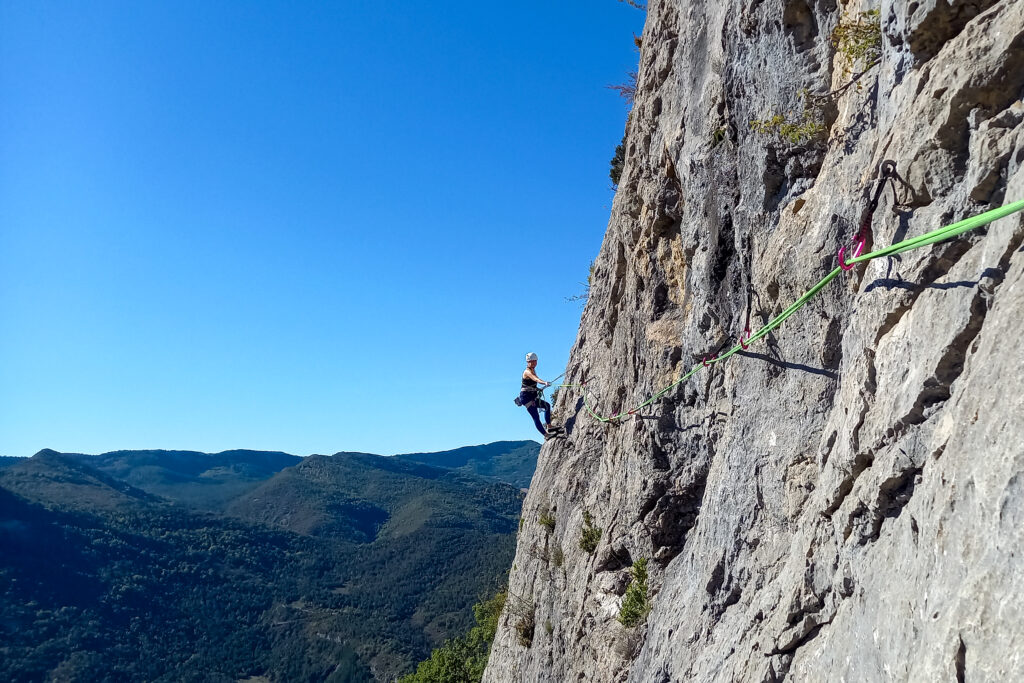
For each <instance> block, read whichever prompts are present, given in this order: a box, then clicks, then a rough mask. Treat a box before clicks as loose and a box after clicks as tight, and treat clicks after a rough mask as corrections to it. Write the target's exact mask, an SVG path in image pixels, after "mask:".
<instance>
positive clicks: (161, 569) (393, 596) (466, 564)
mask: <svg viewBox="0 0 1024 683" xmlns="http://www.w3.org/2000/svg"><path fill="white" fill-rule="evenodd" d="M148 457H150V456H145V457H144V456H142V455H132V456H130V457H129V456H125V455H121V456H118V457H117V458H115V457H113V456H112V457H111V458H110V459H108V460H105V461H102V462H103V464H104V466H105V467H106V468H107V471H106V472H101V471H99V470H97V469H95V468H93V467H90V466H89V465H87V464H86V462H88V457H85V456H62V455H60V454H56V453H53V452H52V451H44V452H41V453H40V454H38V455H37V456H35V457H33V458H25V459H19V460H20V461H19V462H17V463H13V464H10V465H8V466H6V467H3V468H0V614H2V615H3V616H2V617H0V680H45V679H47V678H51V679H60V680H85V679H88V680H153V681H172V680H173V681H178V680H224V681H228V680H232V681H233V680H238V679H244V678H246V677H250V676H264V677H266V678H267V679H269V680H275V681H276V680H282V681H284V680H288V681H293V680H294V681H304V680H310V681H313V680H316V681H322V680H333V681H345V680H352V681H360V680H371V679H372V678H376V679H377V680H391V679H392V678H393V677H394V676H396V675H399V674H402V673H405V672H408V671H410V670H411V669H412V667H413V665H414V664H415V662H416V661H419V660H420V659H423V658H424V657H425V656H426V655H428V654H429V652H430V650H431V648H433V647H435V646H437V645H439V644H440V643H441V642H443V641H444V640H445V639H446V638H448V637H452V636H454V635H457V634H459V633H461V632H463V631H464V630H465V629H466V628H467V627H468V626H469V625H470V624H471V622H472V616H471V613H470V606H471V605H472V604H473V603H474V602H476V601H477V600H478V599H480V598H481V597H482V596H484V595H486V594H488V593H489V592H492V591H493V589H494V588H495V587H496V586H497V585H498V584H499V583H500V582H501V580H502V579H503V578H504V574H505V572H506V571H507V569H508V567H509V565H510V564H511V559H512V554H513V549H514V533H515V529H516V523H517V519H518V515H519V508H520V494H519V491H518V490H517V489H515V488H514V487H512V486H509V485H502V484H495V483H492V482H487V481H483V480H481V479H479V478H477V477H471V476H466V475H463V474H461V473H458V472H452V471H447V470H442V469H438V468H432V467H428V466H425V465H419V464H416V463H409V462H404V461H402V460H399V459H395V458H382V457H380V456H372V455H366V454H339V455H338V456H331V457H326V456H314V457H310V458H305V459H302V460H301V461H300V462H299V464H298V465H295V466H292V467H285V468H283V469H281V470H280V471H279V472H277V473H276V474H273V476H270V477H269V478H268V479H266V480H265V481H263V482H262V483H260V482H257V485H256V488H255V489H251V490H247V492H246V493H243V494H242V495H240V496H237V497H235V498H234V499H233V500H232V501H231V502H230V505H229V510H228V513H215V512H209V511H204V510H196V509H194V508H189V507H187V506H185V505H180V504H175V503H174V502H171V501H170V500H168V499H166V498H158V497H156V496H155V495H153V494H152V493H147V492H146V491H143V490H141V489H140V488H136V487H133V486H131V485H129V484H127V483H125V482H124V481H121V480H119V479H118V478H115V477H113V476H111V474H110V472H113V471H117V470H116V469H115V464H116V463H122V464H123V463H124V462H126V461H132V462H139V463H145V464H143V465H141V466H142V467H148V468H153V467H155V468H157V469H156V470H153V469H150V470H148V472H149V474H150V475H152V474H153V472H154V471H156V472H161V473H165V472H167V471H171V469H173V468H177V470H178V471H182V470H185V471H186V475H187V476H184V477H183V481H182V482H179V483H178V484H175V485H174V486H173V487H171V488H170V489H165V490H172V491H173V492H174V493H175V496H176V497H177V498H178V500H185V501H188V500H194V498H192V497H191V493H190V492H189V490H188V487H189V486H190V485H192V486H197V487H202V486H203V484H202V483H195V482H193V483H192V484H188V483H187V481H188V476H192V477H195V476H197V475H196V474H195V472H196V469H193V470H191V474H189V470H187V469H186V467H185V466H184V464H185V463H186V462H187V461H188V459H189V458H193V457H194V456H192V455H189V456H186V457H185V459H184V461H183V463H182V464H178V463H174V464H173V466H168V465H167V463H166V462H165V461H166V459H167V458H171V457H172V456H169V455H167V454H166V452H165V453H164V454H158V455H155V456H153V457H154V458H155V460H152V461H147V460H146V458H148ZM173 457H177V456H173ZM207 457H209V456H207ZM126 458H127V460H126ZM134 458H138V459H134ZM276 462H280V460H278V461H276ZM219 466H220V465H218V467H219ZM259 466H260V467H264V470H263V471H264V472H265V471H266V468H267V466H266V465H265V464H263V465H259ZM273 466H276V465H272V466H271V467H273ZM202 471H207V470H202ZM121 473H122V474H123V475H124V476H126V477H127V478H129V479H132V480H134V481H137V482H142V483H146V485H147V486H150V487H153V486H154V483H153V482H154V481H157V480H158V479H159V480H160V481H166V479H165V478H163V476H164V475H163V474H161V476H160V477H159V478H153V479H150V480H148V481H147V480H145V479H144V478H143V477H140V476H138V475H134V478H133V474H132V468H131V467H127V468H126V469H125V470H123V471H121ZM199 476H200V477H201V472H200V475H199ZM246 476H248V475H247V474H246V473H245V471H244V468H242V474H240V475H239V477H240V478H244V477H246ZM227 479H230V478H229V477H228V478H227ZM158 484H159V482H158ZM228 485H231V484H230V481H229V482H228ZM204 491H205V489H204ZM197 495H198V498H199V499H202V497H203V495H205V494H197Z"/></svg>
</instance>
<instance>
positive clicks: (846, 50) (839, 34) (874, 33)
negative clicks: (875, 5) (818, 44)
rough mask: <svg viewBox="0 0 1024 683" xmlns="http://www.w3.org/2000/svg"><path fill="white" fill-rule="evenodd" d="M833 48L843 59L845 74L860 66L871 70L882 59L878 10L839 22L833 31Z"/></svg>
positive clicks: (880, 20)
mask: <svg viewBox="0 0 1024 683" xmlns="http://www.w3.org/2000/svg"><path fill="white" fill-rule="evenodd" d="M832 47H834V48H835V49H836V52H838V53H839V55H840V56H841V57H842V58H843V70H844V73H846V74H850V73H852V72H853V70H854V68H855V67H857V66H858V65H859V66H860V67H861V69H863V70H867V69H870V68H871V67H872V66H874V65H875V64H876V63H877V62H878V60H879V59H880V58H881V57H882V19H881V16H880V12H879V10H877V9H873V10H868V11H866V12H861V13H859V14H858V15H857V16H856V18H854V19H847V20H845V21H841V22H839V25H838V26H836V27H835V28H834V29H833V30H832Z"/></svg>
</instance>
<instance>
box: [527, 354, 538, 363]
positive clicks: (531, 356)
mask: <svg viewBox="0 0 1024 683" xmlns="http://www.w3.org/2000/svg"><path fill="white" fill-rule="evenodd" d="M534 360H537V354H535V353H528V354H526V362H527V363H529V362H530V361H534Z"/></svg>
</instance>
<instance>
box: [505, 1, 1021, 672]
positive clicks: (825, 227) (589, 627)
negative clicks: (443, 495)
mask: <svg viewBox="0 0 1024 683" xmlns="http://www.w3.org/2000/svg"><path fill="white" fill-rule="evenodd" d="M871 9H878V10H880V13H879V14H878V22H879V23H878V25H879V27H880V30H881V38H882V39H881V46H880V50H881V56H880V61H879V63H878V64H877V65H876V66H874V67H872V68H870V69H869V70H868V71H867V72H866V73H864V75H863V76H861V77H860V78H859V79H858V80H857V82H856V83H855V84H854V85H852V86H850V87H846V88H845V89H844V90H842V91H841V92H840V93H838V94H837V95H835V96H834V97H833V98H828V99H826V100H823V101H819V105H820V106H817V109H815V111H812V112H811V114H810V115H809V118H807V119H806V120H805V119H803V118H801V116H802V114H800V112H801V111H802V110H803V108H805V107H806V105H807V98H806V97H803V98H802V97H801V91H802V90H804V89H807V90H808V91H809V92H811V93H816V92H828V91H835V90H840V89H842V88H843V86H845V85H847V84H848V83H850V81H851V79H852V78H854V77H855V76H856V74H857V73H858V72H859V71H860V70H861V69H862V68H863V67H864V66H866V64H861V67H860V68H858V67H856V66H854V67H853V68H852V69H851V68H849V67H850V64H849V62H848V59H847V55H845V54H843V53H842V52H840V51H837V49H836V47H835V46H834V45H833V41H832V37H833V30H834V29H835V28H836V27H837V26H838V25H840V24H841V23H842V22H844V21H846V20H848V19H849V18H851V17H856V16H858V15H859V13H860V12H862V11H866V10H871ZM1022 96H1024V2H1020V1H1019V0H997V1H996V0H979V1H977V2H960V1H958V0H922V1H920V2H882V3H881V5H878V4H877V3H858V2H851V3H846V4H837V3H836V2H835V1H834V0H817V1H815V0H746V1H743V2H741V1H739V0H731V1H730V0H723V1H722V2H718V1H715V2H711V1H701V0H689V1H686V0H654V1H652V2H651V3H650V6H649V9H648V18H647V25H646V28H645V31H644V35H643V44H642V49H641V54H640V71H639V81H638V89H637V94H636V100H635V105H634V108H633V112H632V114H631V116H630V120H629V122H628V124H627V140H626V147H627V153H626V162H625V167H624V172H623V176H622V179H621V182H620V185H619V189H618V192H617V194H616V198H615V202H614V206H613V209H612V215H611V220H610V223H609V226H608V230H607V234H606V236H605V240H604V244H603V246H602V249H601V252H600V255H599V256H598V259H597V262H596V267H595V273H594V278H593V287H592V289H591V293H590V299H589V301H588V303H587V306H586V308H585V310H584V313H583V318H582V321H581V324H580V330H579V336H578V338H577V340H576V344H575V346H574V348H573V350H572V355H571V360H570V365H569V368H568V374H567V377H568V380H569V382H571V383H579V382H581V381H582V380H587V381H588V387H589V388H590V390H591V391H592V393H593V397H594V398H593V407H594V409H595V410H596V411H597V412H598V413H600V414H603V415H609V414H612V413H615V412H617V411H619V410H621V409H623V408H629V407H631V406H634V405H637V404H638V403H640V402H642V401H643V400H644V399H645V398H647V397H649V396H651V395H653V394H654V393H655V392H657V391H658V390H659V389H661V388H663V387H665V386H667V385H668V384H671V383H672V382H673V381H674V380H675V379H676V378H678V377H679V376H680V374H681V373H683V372H685V371H686V370H687V369H689V368H690V367H692V366H693V364H694V363H699V362H700V359H701V358H702V357H703V356H704V355H706V354H714V353H715V352H716V351H717V350H718V349H720V348H721V347H722V346H723V345H724V344H729V345H731V344H734V343H735V342H736V340H737V338H738V336H739V335H740V334H741V332H742V330H743V327H744V322H745V318H746V310H747V307H748V305H749V306H750V309H751V311H752V315H751V327H753V328H754V329H755V330H756V329H757V328H758V327H759V326H760V325H762V324H763V323H764V322H765V321H766V320H768V319H769V318H770V317H772V316H774V315H776V314H777V313H778V312H780V311H781V310H783V309H784V308H785V307H786V306H787V305H788V304H789V303H790V302H792V301H793V300H795V299H796V298H798V297H799V296H800V295H801V294H803V292H804V291H806V290H807V288H808V287H810V286H811V285H812V284H814V283H815V282H817V281H818V280H819V279H820V278H821V277H822V276H824V275H825V274H826V273H827V272H829V271H830V270H831V269H833V268H834V267H835V264H836V250H837V249H838V247H839V246H841V245H843V244H847V243H849V241H850V240H851V238H852V236H853V234H854V233H855V232H856V231H857V225H858V223H859V221H860V217H861V211H862V210H863V207H864V205H865V190H868V189H870V190H873V189H874V183H875V179H876V177H877V173H878V169H879V166H880V164H881V162H882V161H883V160H886V159H888V160H892V161H894V162H895V164H896V168H897V171H898V173H899V174H900V176H901V178H902V181H904V182H897V183H896V190H897V191H896V192H895V193H894V192H893V191H892V190H891V189H886V190H885V192H884V193H883V194H882V195H881V201H880V204H879V207H878V209H877V211H876V212H875V214H874V221H873V236H874V244H875V246H876V247H877V246H880V245H886V244H890V243H892V242H895V241H899V240H902V239H904V238H906V237H909V236H914V235H918V234H922V233H924V232H927V231H929V230H932V229H934V228H937V227H941V226H943V225H946V224H948V223H950V222H952V221H954V220H957V219H960V218H963V217H967V216H971V215H974V214H977V213H980V212H982V211H985V210H988V209H990V208H993V207H995V206H998V205H1000V204H1002V203H1004V202H1007V201H1011V200H1016V199H1022V198H1024V169H1022V167H1024V104H1022V102H1021V98H1022ZM775 115H779V116H781V117H782V118H783V119H786V118H789V119H790V120H794V117H795V120H796V121H797V122H799V123H805V122H806V121H811V122H812V123H816V125H818V129H817V130H815V129H814V128H815V126H810V128H811V129H812V130H810V131H809V133H808V134H807V135H806V136H803V134H802V133H801V134H795V135H793V136H792V137H793V139H792V140H787V139H785V138H784V137H783V136H781V135H780V134H779V133H780V131H779V130H778V126H777V125H776V126H775V128H772V126H770V125H768V126H767V127H765V126H762V130H755V129H754V128H752V127H751V125H750V122H751V121H753V120H758V121H762V122H765V121H770V120H771V118H772V117H773V116H775ZM815 116H817V117H819V118H818V119H814V117H815ZM777 121H778V120H777ZM805 132H807V131H805ZM897 199H898V202H897V201H896V200H897ZM1022 244H1024V221H1022V219H1021V218H1020V214H1016V215H1014V216H1011V217H1009V218H1005V219H1002V220H1000V221H997V222H996V223H993V224H992V225H991V226H989V227H988V228H983V229H980V230H976V231H973V232H971V233H968V234H966V235H965V236H963V237H960V238H957V239H955V240H952V241H949V242H944V243H941V244H937V245H934V246H931V247H926V248H923V249H918V250H915V251H910V252H907V253H905V254H903V255H901V256H900V257H894V258H888V259H886V258H882V259H878V260H874V261H871V262H869V263H868V264H866V265H860V266H858V267H856V268H855V269H854V270H851V271H849V272H848V273H844V274H843V277H842V278H841V279H838V280H836V281H834V282H832V283H831V284H830V285H829V286H828V287H827V288H826V289H824V290H823V291H822V293H821V294H820V295H819V296H817V297H816V298H815V299H813V300H812V301H811V302H810V303H809V304H808V305H807V306H806V307H804V308H803V309H801V310H800V311H799V312H798V313H797V314H796V315H794V316H793V317H792V318H790V319H789V320H788V321H787V322H786V323H785V324H784V325H783V326H782V327H781V328H779V329H778V330H776V331H775V332H774V333H773V334H772V335H770V337H769V338H768V339H767V340H766V341H761V342H757V343H756V344H755V345H753V346H751V347H750V349H749V350H748V351H746V352H744V353H743V354H739V355H736V356H733V357H732V358H730V359H729V360H728V361H727V362H725V363H723V364H721V365H719V366H715V367H713V368H711V369H709V370H704V371H701V372H700V373H698V374H697V375H696V376H695V377H693V378H692V379H691V380H690V381H689V382H688V383H686V384H683V385H680V386H679V387H677V388H675V389H673V390H672V391H670V392H669V393H667V394H666V395H665V396H664V397H663V398H661V399H660V400H658V401H656V402H655V403H653V404H652V405H650V406H648V407H647V408H645V409H643V410H642V411H641V414H640V415H639V416H630V417H628V419H624V420H617V421H615V422H613V423H602V422H598V421H596V420H595V419H593V418H592V417H591V416H590V415H589V414H588V413H587V411H586V409H585V408H584V406H583V401H582V397H583V394H582V393H581V390H580V389H578V388H567V389H563V390H562V391H561V392H560V395H559V397H558V402H557V405H556V410H557V413H558V416H559V417H560V419H561V420H564V421H565V422H566V426H567V432H568V433H567V436H566V438H564V439H559V440H553V441H549V442H547V443H546V444H545V446H544V448H543V450H542V453H541V456H540V460H539V463H538V468H537V472H536V474H535V476H534V478H533V482H532V485H531V487H530V492H529V495H528V496H527V498H526V501H525V506H524V511H523V516H524V522H523V525H522V529H521V531H520V535H519V540H518V550H517V555H516V559H515V564H514V567H513V569H512V572H511V575H510V586H509V589H510V593H511V596H512V597H511V598H510V601H509V606H508V607H507V608H506V610H505V612H504V614H503V617H502V621H501V625H500V627H499V631H498V635H497V638H496V641H495V644H494V648H493V651H492V654H491V658H490V662H489V665H488V669H487V673H486V676H485V680H486V681H492V682H495V681H622V680H629V681H637V682H645V683H646V682H648V681H655V682H668V681H686V680H694V681H779V680H783V679H785V680H797V681H842V680H846V681H884V680H895V681H935V680H961V681H963V680H979V681H985V680H1012V679H1013V678H1014V677H1015V676H1019V675H1020V674H1021V672H1024V646H1022V645H1021V643H1022V642H1024V609H1022V605H1024V599H1022V598H1021V596H1022V595H1024V552H1022V551H1024V398H1022V395H1021V391H1020V385H1021V382H1022V379H1024V378H1022V374H1024V370H1022V366H1021V352H1020V348H1019V344H1018V339H1017V337H1018V335H1019V333H1020V332H1021V329H1022V325H1021V320H1022V319H1024V248H1022ZM542 513H546V515H545V522H546V523H547V524H541V523H539V519H540V517H541V515H542ZM585 513H588V514H589V515H591V516H592V518H593V525H594V526H595V527H597V528H600V529H601V530H602V534H601V537H600V540H599V542H598V543H597V547H596V549H595V550H594V551H593V552H587V551H585V550H583V549H582V548H581V547H580V538H581V533H582V530H583V527H584V515H585ZM552 521H553V522H554V525H553V529H552V528H551V523H552ZM640 558H650V559H649V572H650V582H649V591H648V592H649V596H650V600H651V604H652V610H651V612H650V613H649V614H648V615H647V616H646V619H644V620H643V621H642V622H641V623H640V624H639V625H638V626H635V627H633V628H627V627H625V626H623V625H622V624H621V623H619V621H618V620H617V616H618V614H619V609H620V604H621V601H622V596H623V594H624V592H625V591H626V587H627V584H628V582H629V576H630V573H629V572H630V570H629V567H630V565H631V564H632V563H633V562H635V561H636V560H638V559H640Z"/></svg>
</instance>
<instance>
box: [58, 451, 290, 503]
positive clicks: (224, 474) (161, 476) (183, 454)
mask: <svg viewBox="0 0 1024 683" xmlns="http://www.w3.org/2000/svg"><path fill="white" fill-rule="evenodd" d="M69 455H70V456H71V457H74V458H77V459H80V460H81V461H82V462H84V463H86V464H88V465H89V466H91V467H93V468H95V469H98V470H100V471H101V472H104V473H106V474H108V475H110V476H112V477H114V478H116V479H120V480H121V481H125V482H127V483H129V484H131V485H132V486H135V487H137V488H140V489H142V490H144V491H147V492H149V493H152V494H155V495H158V496H163V497H165V498H170V499H171V500H175V501H177V502H179V503H183V504H185V505H188V506H189V507H194V508H200V509H206V510H219V509H221V508H223V507H224V505H226V504H227V503H228V502H230V501H231V500H233V499H234V498H237V497H238V496H240V495H243V494H244V493H247V492H248V491H250V490H252V489H253V488H255V487H256V486H258V485H259V484H260V483H261V482H263V481H265V480H266V479H269V478H270V477H272V476H274V475H275V474H277V473H278V472H280V471H281V470H283V469H284V468H286V467H291V466H293V465H296V464H298V463H299V462H301V461H302V458H300V457H299V456H297V455H289V454H287V453H280V452H275V451H246V450H234V451H224V452H222V453H212V454H210V453H197V452H195V451H160V450H150V451H112V452H110V453H103V454H102V455H81V454H69Z"/></svg>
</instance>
